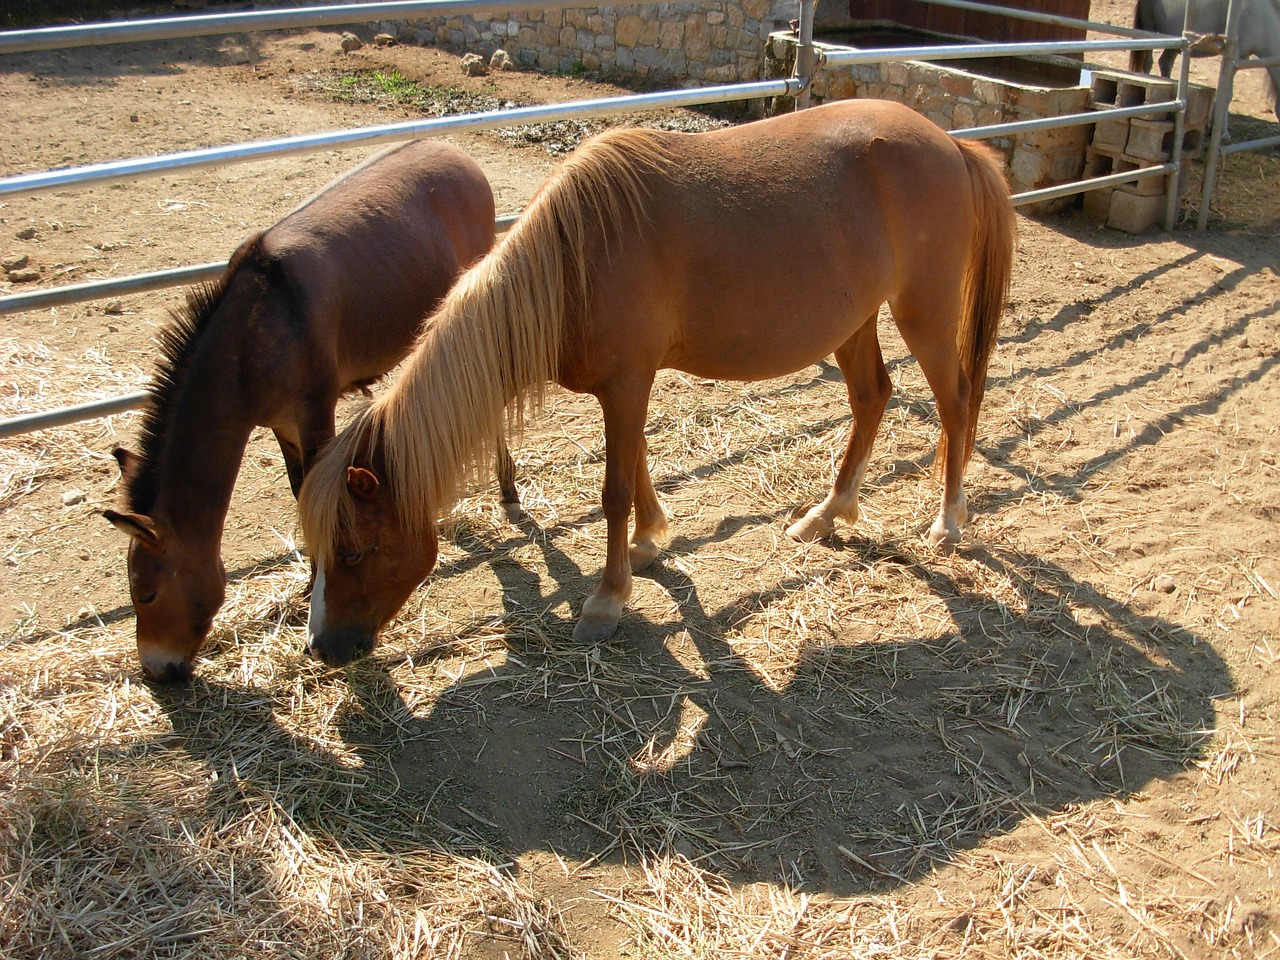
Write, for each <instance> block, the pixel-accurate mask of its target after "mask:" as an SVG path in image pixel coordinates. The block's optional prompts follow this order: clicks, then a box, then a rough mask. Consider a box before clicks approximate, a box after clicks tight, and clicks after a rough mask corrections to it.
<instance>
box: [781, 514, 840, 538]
mask: <svg viewBox="0 0 1280 960" xmlns="http://www.w3.org/2000/svg"><path fill="white" fill-rule="evenodd" d="M835 532H836V525H835V524H834V523H832V522H831V521H830V520H828V519H827V518H826V517H824V516H821V515H819V516H816V517H815V516H813V515H806V516H804V517H801V518H800V519H799V520H797V521H796V522H795V523H793V524H792V525H791V526H789V527H787V536H788V537H790V538H791V539H792V540H799V541H800V542H801V543H812V542H813V541H814V540H824V539H826V538H827V537H829V536H831V535H832V534H833V533H835Z"/></svg>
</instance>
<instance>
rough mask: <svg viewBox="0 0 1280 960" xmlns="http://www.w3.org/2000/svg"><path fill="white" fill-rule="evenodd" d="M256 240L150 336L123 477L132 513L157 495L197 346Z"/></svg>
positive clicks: (191, 294)
mask: <svg viewBox="0 0 1280 960" xmlns="http://www.w3.org/2000/svg"><path fill="white" fill-rule="evenodd" d="M261 236H262V235H261V234H258V235H257V236H254V237H253V238H251V239H249V240H247V241H245V243H244V244H242V245H241V247H240V248H239V249H238V250H237V251H236V252H235V255H234V256H233V257H232V258H231V263H230V264H228V266H227V269H226V270H224V271H223V273H222V276H220V277H219V278H218V279H217V280H214V281H211V282H209V283H202V284H198V285H197V286H194V287H191V288H190V289H189V290H187V302H186V304H185V305H184V306H183V307H182V308H180V309H178V310H171V311H169V323H168V324H166V325H165V326H164V328H163V329H161V330H160V332H159V333H158V334H156V343H157V344H158V345H159V347H160V357H159V359H158V360H157V361H156V368H155V372H154V373H153V374H152V377H151V387H150V390H149V393H150V394H151V399H150V402H149V403H148V404H147V407H146V410H145V412H144V413H143V416H142V426H141V430H140V432H139V435H138V450H137V460H136V466H135V468H134V469H133V470H132V471H130V472H129V473H128V474H127V475H126V476H125V491H124V492H125V501H126V503H127V504H128V507H129V509H130V510H131V511H133V512H134V513H141V514H149V513H151V511H152V508H153V507H154V506H155V501H156V497H157V496H158V494H159V489H160V464H161V463H162V462H163V458H164V454H165V447H166V444H167V443H168V436H169V427H170V424H171V423H172V420H173V414H174V410H175V409H176V408H177V406H178V402H179V399H180V398H181V396H182V388H183V385H184V384H185V382H186V379H187V373H188V372H189V370H190V368H191V362H192V360H193V359H194V357H195V354H196V351H197V350H198V349H199V346H200V342H201V340H202V338H203V337H204V335H205V333H206V332H208V330H209V321H210V320H211V319H212V318H213V315H214V313H215V311H216V310H217V308H218V304H219V303H220V302H221V301H222V297H223V295H224V294H225V293H226V292H227V287H228V286H230V283H231V278H232V277H233V276H234V275H235V271H236V269H237V268H238V267H239V266H240V265H241V264H243V263H244V261H245V260H246V259H247V258H248V257H249V256H250V255H252V254H253V253H254V252H255V251H256V250H257V249H258V245H259V241H260V239H261Z"/></svg>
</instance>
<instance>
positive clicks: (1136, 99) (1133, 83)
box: [1090, 70, 1177, 107]
mask: <svg viewBox="0 0 1280 960" xmlns="http://www.w3.org/2000/svg"><path fill="white" fill-rule="evenodd" d="M1176 92H1177V85H1176V84H1174V82H1173V81H1172V80H1166V79H1165V78H1164V77H1155V76H1151V75H1150V74H1145V73H1130V72H1129V71H1127V70H1096V71H1094V74H1093V79H1092V81H1091V83H1090V99H1091V100H1092V101H1093V102H1094V103H1096V104H1104V105H1106V106H1112V107H1140V106H1143V105H1144V104H1148V103H1160V102H1163V101H1165V100H1172V99H1174V94H1175V93H1176Z"/></svg>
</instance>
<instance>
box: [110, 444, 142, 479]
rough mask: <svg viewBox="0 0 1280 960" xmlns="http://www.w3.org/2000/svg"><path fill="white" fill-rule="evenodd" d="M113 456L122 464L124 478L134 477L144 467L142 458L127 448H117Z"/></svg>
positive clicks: (112, 453) (121, 471)
mask: <svg viewBox="0 0 1280 960" xmlns="http://www.w3.org/2000/svg"><path fill="white" fill-rule="evenodd" d="M111 455H112V456H113V457H115V458H116V463H118V464H120V474H121V476H124V477H131V476H133V475H134V474H135V473H137V472H138V467H140V466H141V465H142V458H141V457H140V456H138V455H137V454H136V453H134V452H133V451H132V450H130V449H128V448H127V447H116V448H115V449H114V450H112V451H111Z"/></svg>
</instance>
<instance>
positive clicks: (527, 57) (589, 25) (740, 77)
mask: <svg viewBox="0 0 1280 960" xmlns="http://www.w3.org/2000/svg"><path fill="white" fill-rule="evenodd" d="M797 16H799V6H798V4H797V3H796V2H795V0H718V2H716V0H713V2H709V3H661V4H651V5H648V6H630V7H582V8H579V9H569V10H545V11H544V10H519V11H513V12H510V13H507V14H505V15H494V16H493V17H489V18H478V19H477V18H474V17H471V16H457V17H437V18H433V19H427V20H411V21H410V20H395V21H383V22H381V23H379V24H377V30H378V31H380V32H385V33H390V34H392V35H394V36H395V37H396V38H397V39H399V40H400V41H401V42H404V43H420V44H433V45H436V46H441V47H446V48H449V49H453V50H458V51H460V52H468V53H478V54H481V55H483V56H484V57H486V58H488V57H489V56H491V55H492V54H493V52H494V51H495V50H498V49H503V50H505V51H506V52H507V53H508V54H509V55H510V56H511V58H512V60H513V61H514V62H515V63H516V64H517V65H518V66H520V67H524V68H531V69H532V68H536V69H539V70H545V71H548V72H556V71H559V72H562V73H572V72H575V71H584V72H591V73H597V72H598V73H600V74H602V75H605V76H608V75H610V74H627V75H630V76H637V77H642V78H645V79H652V80H658V81H669V80H676V81H687V82H691V83H705V84H715V83H734V82H738V81H753V80H759V79H760V78H761V76H762V70H763V67H764V50H765V46H766V44H767V43H768V40H769V36H770V34H771V33H773V32H775V31H778V30H784V29H786V28H787V25H788V23H790V21H791V20H793V19H794V18H796V17H797Z"/></svg>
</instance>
